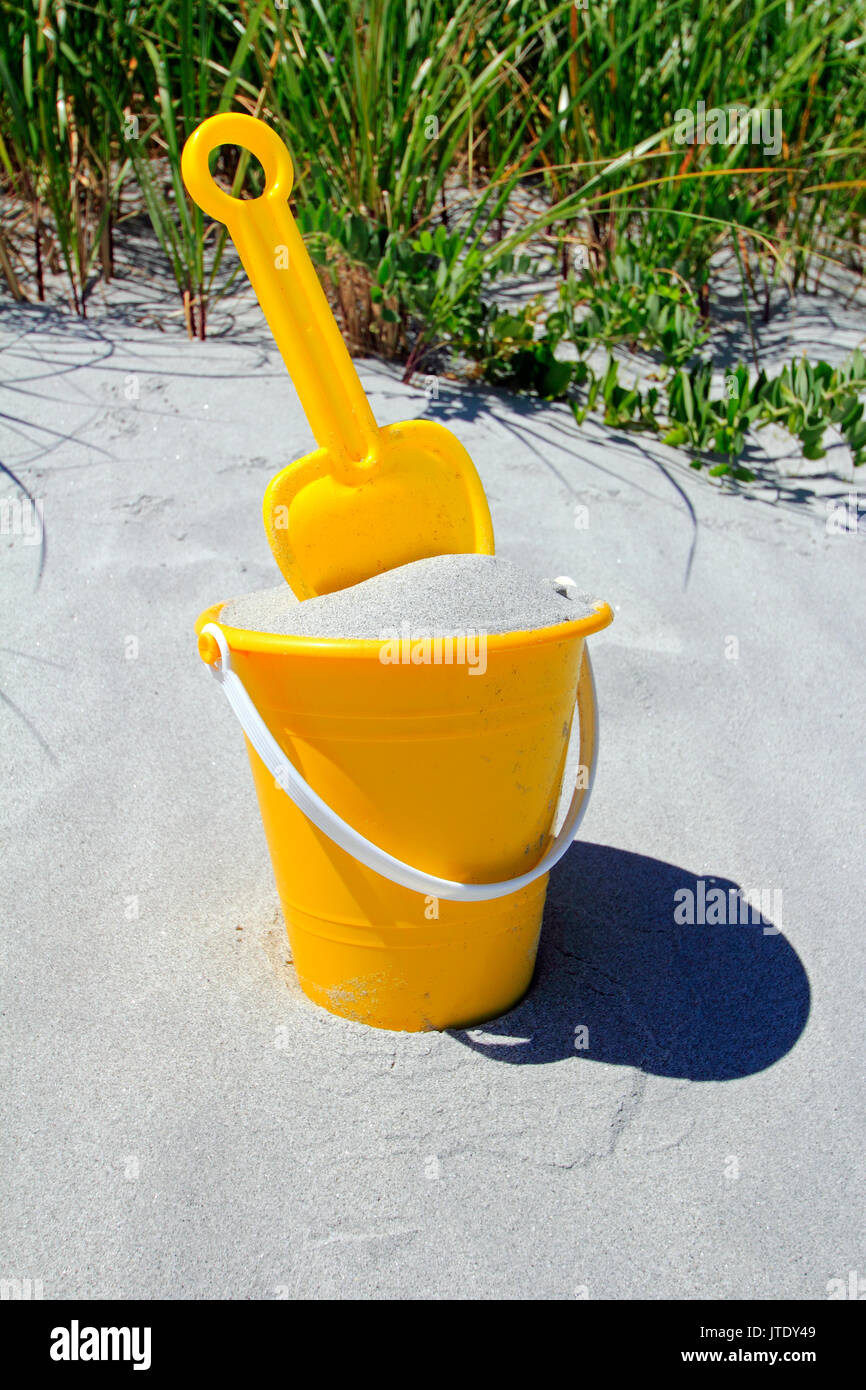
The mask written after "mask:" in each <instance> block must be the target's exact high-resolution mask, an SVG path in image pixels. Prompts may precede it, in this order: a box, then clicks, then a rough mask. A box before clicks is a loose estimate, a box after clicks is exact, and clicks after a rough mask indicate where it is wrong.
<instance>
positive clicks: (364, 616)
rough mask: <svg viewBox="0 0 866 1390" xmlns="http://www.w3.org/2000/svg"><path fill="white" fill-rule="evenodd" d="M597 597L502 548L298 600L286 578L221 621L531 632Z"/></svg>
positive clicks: (239, 602) (305, 628)
mask: <svg viewBox="0 0 866 1390" xmlns="http://www.w3.org/2000/svg"><path fill="white" fill-rule="evenodd" d="M594 606H595V605H594V601H593V599H591V598H590V597H589V596H588V595H585V594H578V593H577V592H575V590H574V589H573V588H572V586H571V582H570V581H563V580H555V579H540V578H538V577H536V576H534V575H532V574H530V573H529V572H528V571H527V570H524V569H523V568H522V567H521V566H519V565H515V564H513V563H512V562H511V561H509V560H503V559H502V558H501V556H499V555H434V556H431V557H430V558H429V559H426V560H415V561H413V562H412V564H409V565H401V566H400V567H399V568H398V569H392V570H386V571H385V572H384V573H383V574H377V575H375V576H374V577H373V578H372V579H367V580H365V581H364V582H363V583H361V584H354V585H352V586H351V587H350V588H348V589H337V590H335V591H334V592H333V593H330V594H325V595H323V596H322V597H321V598H310V599H305V600H304V601H303V602H302V603H299V602H298V600H297V599H296V598H295V596H294V594H293V593H292V591H291V589H289V588H288V587H287V585H285V584H280V585H278V586H277V587H276V588H274V589H263V590H260V591H259V592H257V593H254V594H248V595H246V596H245V597H244V598H237V599H233V600H232V601H231V602H230V603H227V604H225V605H224V607H223V610H222V614H221V621H222V622H224V623H228V624H229V625H230V626H231V627H242V628H247V629H251V630H252V631H254V632H278V633H286V634H291V635H293V636H302V637H335V638H356V639H365V638H366V639H378V640H380V641H381V640H383V639H384V638H385V636H386V635H387V634H388V633H389V632H391V631H394V630H395V629H396V630H397V631H400V630H401V629H402V628H403V626H404V624H406V625H408V627H409V628H410V630H411V632H413V633H414V632H415V631H421V630H422V629H423V630H430V631H435V630H437V629H438V630H439V631H441V632H449V633H455V634H456V633H460V632H463V633H467V632H471V633H500V632H527V631H529V630H530V629H532V628H542V627H552V626H553V625H554V624H556V623H567V622H576V621H578V620H579V619H581V618H586V617H588V616H589V614H590V613H591V612H592V611H593V608H594Z"/></svg>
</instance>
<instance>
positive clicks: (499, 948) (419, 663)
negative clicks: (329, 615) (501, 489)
mask: <svg viewBox="0 0 866 1390" xmlns="http://www.w3.org/2000/svg"><path fill="white" fill-rule="evenodd" d="M221 606H222V605H219V604H217V605H215V606H214V607H212V608H209V609H207V610H206V612H204V613H202V614H201V616H200V617H199V619H198V621H197V623H196V631H197V633H198V634H199V651H200V654H201V656H202V659H203V660H204V661H205V662H206V663H207V664H208V665H209V666H210V667H211V669H212V671H213V672H214V674H215V675H216V676H217V677H218V678H219V680H220V682H221V683H222V684H223V688H224V691H225V693H226V695H227V696H228V698H229V702H230V703H231V704H232V707H233V708H234V710H235V713H236V714H237V715H238V718H239V719H240V722H241V725H242V727H243V729H244V733H245V734H246V737H247V749H248V752H249V755H250V763H251V765H252V771H253V778H254V781H255V786H256V791H257V794H258V798H259V807H260V810H261V815H262V821H263V823H264V828H265V834H266V836H267V841H268V847H269V850H270V855H271V862H272V864H273V870H274V876H275V879H276V884H277V891H278V892H279V895H280V900H281V903H282V908H283V913H284V916H285V920H286V926H287V929H288V936H289V944H290V948H291V952H292V959H293V963H294V966H295V969H296V971H297V975H298V980H299V983H300V985H301V987H302V989H303V990H304V992H305V993H306V994H307V995H308V996H309V998H310V999H312V1000H313V1001H314V1002H315V1003H317V1004H320V1005H322V1006H323V1007H324V1008H326V1009H328V1010H330V1012H331V1013H335V1014H340V1015H342V1016H343V1017H344V1018H350V1019H354V1020H356V1021H358V1022H361V1023H366V1024H370V1025H373V1026H375V1027H378V1028H388V1029H402V1030H406V1031H410V1032H417V1031H420V1030H424V1029H444V1028H459V1027H465V1026H468V1025H469V1024H472V1023H479V1022H483V1021H485V1020H487V1019H490V1018H494V1017H496V1016H497V1015H499V1014H502V1013H505V1012H506V1011H507V1010H508V1009H509V1008H511V1007H512V1006H513V1005H514V1004H515V1003H516V1002H517V1000H518V999H520V998H521V996H522V995H523V994H524V993H525V991H526V990H527V988H528V986H529V983H530V980H531V978H532V973H533V969H534V966H535V957H536V951H537V948H538V936H539V931H540V926H541V917H542V912H543V909H544V899H545V894H546V889H547V875H548V872H549V870H550V868H551V867H552V865H553V863H555V862H556V860H557V859H559V858H560V857H561V855H562V854H564V853H565V851H566V850H567V848H568V846H569V844H570V843H571V841H572V839H573V836H574V831H575V829H576V826H577V824H578V823H579V820H580V818H581V817H582V815H583V812H584V811H585V809H586V803H587V801H588V799H589V792H590V790H591V785H592V773H593V770H594V764H595V743H596V738H595V729H596V710H595V694H594V689H593V681H592V671H591V666H590V663H589V657H588V655H585V642H586V638H587V636H589V635H590V634H591V633H593V632H597V631H599V630H600V629H601V628H604V627H606V626H607V625H608V623H610V622H611V621H612V618H613V614H612V613H611V610H610V608H609V607H608V605H607V604H599V605H598V606H597V608H596V609H595V611H594V612H593V613H592V614H591V615H590V616H589V617H587V618H585V619H581V620H580V621H578V622H571V623H564V624H559V625H557V626H555V627H548V628H542V629H536V630H533V631H529V632H518V633H503V634H495V635H492V636H487V637H486V638H483V639H478V643H477V644H476V645H474V646H471V645H470V643H469V642H468V641H467V642H466V643H465V644H463V645H461V644H462V643H463V639H455V640H452V639H450V638H444V639H441V642H440V645H439V646H438V647H437V644H436V643H435V642H432V641H428V642H427V644H426V645H422V644H421V643H420V642H419V641H418V640H413V641H412V642H411V643H410V642H409V641H408V639H405V638H404V639H403V641H402V643H401V642H399V641H398V642H396V643H387V642H382V641H366V640H332V639H327V640H326V639H320V640H314V639H310V638H302V637H284V636H278V635H274V634H269V633H259V632H251V631H247V630H245V629H240V628H232V627H228V626H224V627H223V626H220V625H219V621H218V620H219V613H220V609H221ZM482 653H483V656H482ZM449 655H450V658H451V659H450V661H449V659H448V657H449ZM461 657H462V659H461ZM413 658H414V659H413ZM575 700H576V705H575ZM575 708H577V710H578V715H579V725H580V766H581V771H583V773H584V776H583V777H581V778H579V779H578V781H579V786H578V789H577V790H576V792H575V795H574V797H573V798H572V802H571V806H570V809H569V812H568V815H567V816H566V820H565V822H564V824H563V827H562V830H561V831H560V833H559V835H558V836H557V838H556V840H554V841H553V842H552V843H551V828H552V825H553V821H554V817H555V814H556V808H557V804H558V802H559V795H560V790H561V785H562V778H563V771H564V768H565V762H566V753H567V750H568V745H569V738H570V733H571V727H572V720H573V715H574V711H575ZM293 798H294V799H293ZM296 802H297V803H298V804H296ZM361 826H363V828H364V830H363V835H362V834H360V833H359V832H358V830H357V827H361ZM353 827H354V829H353ZM367 837H368V838H367Z"/></svg>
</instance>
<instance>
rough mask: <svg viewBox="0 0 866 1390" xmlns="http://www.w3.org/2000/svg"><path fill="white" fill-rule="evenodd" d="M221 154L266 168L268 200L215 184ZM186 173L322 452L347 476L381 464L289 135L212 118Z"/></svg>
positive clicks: (230, 116) (192, 143)
mask: <svg viewBox="0 0 866 1390" xmlns="http://www.w3.org/2000/svg"><path fill="white" fill-rule="evenodd" d="M219 145H239V146H240V147H241V148H242V149H245V150H248V151H249V152H250V154H252V155H255V157H256V159H258V160H259V162H260V163H261V165H262V168H263V169H264V171H265V189H264V192H263V193H262V195H261V196H260V197H259V198H249V199H241V198H233V197H232V196H231V195H230V194H229V193H226V192H224V191H223V189H221V188H220V187H219V185H218V184H217V183H216V182H215V180H214V178H213V176H212V175H211V172H210V166H209V163H208V158H209V156H210V154H211V153H212V151H213V150H215V149H217V147H218V146H219ZM181 170H182V173H183V181H184V183H185V184H186V187H187V191H188V192H189V195H190V197H191V198H192V199H193V200H194V201H195V202H196V203H197V204H198V206H199V207H200V208H201V210H202V212H205V213H207V215H208V216H209V217H214V218H216V220H217V221H218V222H222V223H224V224H225V226H226V228H227V229H228V232H229V235H230V236H231V239H232V241H233V242H234V244H235V246H236V247H237V250H238V255H239V256H240V258H241V261H242V263H243V267H244V269H245V270H246V272H247V275H248V276H249V278H250V282H251V284H252V286H253V289H254V290H255V292H256V297H257V299H258V301H259V304H260V305H261V307H262V309H263V311H264V314H265V318H266V319H267V321H268V324H269V326H270V329H271V332H272V333H273V335H274V339H275V341H276V344H277V346H278V348H279V349H280V354H281V356H282V359H283V361H284V362H285V364H286V367H287V368H288V372H289V375H290V377H291V378H292V381H293V382H294V383H295V388H296V390H297V392H298V395H299V396H300V398H301V404H302V405H303V407H304V412H305V414H306V416H307V419H308V420H309V422H310V427H311V429H312V431H313V434H314V435H315V438H316V441H317V443H318V444H319V445H320V447H322V448H324V449H327V450H328V452H329V454H330V455H331V456H332V461H333V462H334V463H335V464H336V465H337V468H338V469H339V468H340V465H342V466H343V468H345V469H346V470H347V471H351V468H352V465H355V466H357V465H358V464H361V463H363V464H364V465H367V466H369V465H370V464H373V463H375V461H376V458H377V452H378V434H379V432H378V429H377V427H376V421H375V419H374V417H373V412H372V410H371V409H370V404H369V402H368V400H367V397H366V396H365V394H364V388H363V387H362V385H361V383H360V381H359V379H358V373H357V372H356V371H355V367H354V364H353V362H352V359H351V357H350V356H349V352H348V350H347V348H346V344H345V343H344V342H343V338H342V335H341V333H340V330H339V328H338V327H337V324H336V322H335V320H334V316H333V314H332V313H331V308H330V305H329V304H328V301H327V298H326V296H325V293H324V290H323V289H322V286H321V285H320V283H319V277H318V276H317V274H316V271H315V268H314V266H313V263H312V261H311V260H310V257H309V255H308V254H307V249H306V247H305V246H304V242H303V238H302V237H301V234H300V232H299V231H298V225H297V223H296V222H295V219H294V217H293V216H292V214H291V211H290V209H289V203H288V198H289V194H290V192H291V190H292V183H293V179H294V171H293V168H292V160H291V156H290V155H289V152H288V150H287V149H286V146H285V145H284V144H283V142H282V140H281V139H280V137H279V135H277V133H276V131H274V130H271V128H270V126H267V125H265V123H264V121H260V120H257V119H256V118H255V117H254V116H247V115H244V114H242V113H241V112H237V111H228V112H224V113H223V114H221V115H219V116H211V117H210V118H209V119H208V120H206V121H203V122H202V124H201V125H200V126H199V127H198V129H197V130H195V131H193V133H192V135H191V136H190V137H189V139H188V140H187V142H186V144H185V146H184V150H183V156H182V159H181Z"/></svg>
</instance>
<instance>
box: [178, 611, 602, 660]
mask: <svg viewBox="0 0 866 1390" xmlns="http://www.w3.org/2000/svg"><path fill="white" fill-rule="evenodd" d="M230 602H231V600H230V599H224V600H223V601H222V602H221V603H214V604H212V605H211V607H210V608H206V609H205V610H204V612H203V613H200V614H199V616H198V618H196V623H195V631H196V635H197V636H198V635H200V634H201V630H202V628H203V627H206V626H207V624H208V623H217V624H218V625H219V626H220V627H221V628H222V630H223V632H224V633H225V639H226V641H227V643H228V645H229V647H230V649H231V650H232V651H234V652H241V653H256V654H258V655H262V656H264V655H271V656H312V657H317V658H319V659H322V660H329V659H330V660H340V661H346V660H353V661H359V660H360V661H365V660H366V661H375V662H376V663H377V664H378V663H379V653H380V651H381V649H382V643H383V642H384V641H387V640H388V639H387V638H380V637H299V636H293V635H291V634H290V633H282V632H255V631H254V630H253V629H251V628H244V627H231V626H230V625H229V624H228V623H221V622H220V618H219V615H220V613H221V612H222V610H223V608H224V607H225V605H226V604H227V603H230ZM613 616H614V615H613V610H612V608H611V606H610V604H609V603H606V602H605V601H604V599H598V600H597V601H596V603H595V607H594V608H593V611H592V612H591V613H589V614H587V616H586V617H585V618H574V619H572V620H571V621H570V622H567V623H555V624H554V625H553V626H551V627H536V628H527V629H526V630H525V631H518V632H491V633H488V634H487V650H488V651H491V650H492V651H513V650H517V649H518V648H524V647H537V646H545V645H547V644H548V643H551V642H562V641H566V640H575V639H577V638H585V637H589V636H591V635H592V633H594V632H601V630H602V629H603V628H606V627H608V626H609V625H610V624H611V623H612V622H613Z"/></svg>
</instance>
